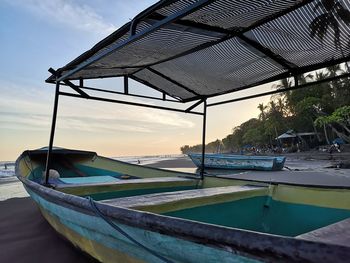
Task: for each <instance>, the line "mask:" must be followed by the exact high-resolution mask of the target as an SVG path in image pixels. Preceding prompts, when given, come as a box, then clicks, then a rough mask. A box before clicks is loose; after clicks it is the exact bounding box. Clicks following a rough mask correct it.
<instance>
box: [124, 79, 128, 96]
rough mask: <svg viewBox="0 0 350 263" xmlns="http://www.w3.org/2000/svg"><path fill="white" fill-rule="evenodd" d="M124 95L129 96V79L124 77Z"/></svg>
mask: <svg viewBox="0 0 350 263" xmlns="http://www.w3.org/2000/svg"><path fill="white" fill-rule="evenodd" d="M124 93H125V94H129V78H128V76H124Z"/></svg>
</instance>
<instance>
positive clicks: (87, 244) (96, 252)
mask: <svg viewBox="0 0 350 263" xmlns="http://www.w3.org/2000/svg"><path fill="white" fill-rule="evenodd" d="M39 208H40V210H41V213H42V214H43V216H44V217H45V219H46V220H47V221H48V222H49V223H50V225H51V226H52V227H53V228H54V229H55V230H56V231H57V232H58V233H60V234H61V235H63V236H64V237H65V238H67V239H68V240H69V241H70V242H71V243H72V244H73V245H74V246H76V247H78V248H80V249H81V250H83V251H84V252H86V253H88V254H89V255H91V256H92V257H94V258H96V259H97V260H99V261H101V262H106V263H109V262H110V263H112V262H113V263H114V262H125V263H143V262H144V261H141V260H139V259H136V258H133V257H131V256H130V255H128V254H125V253H122V252H120V251H117V250H114V249H112V248H109V247H106V246H103V245H102V244H100V243H97V242H96V241H94V240H90V239H87V238H85V237H82V236H81V235H79V234H78V233H76V232H74V231H73V230H71V229H70V228H68V227H66V226H65V225H64V224H62V223H61V222H60V220H59V219H58V218H56V217H54V216H52V215H51V214H49V213H47V212H46V211H45V210H44V209H42V208H41V207H39Z"/></svg>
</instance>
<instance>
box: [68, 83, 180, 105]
mask: <svg viewBox="0 0 350 263" xmlns="http://www.w3.org/2000/svg"><path fill="white" fill-rule="evenodd" d="M61 86H68V85H66V84H64V83H63V84H62V83H61ZM80 88H81V89H86V90H93V91H99V92H104V93H111V94H117V95H123V96H125V95H126V96H130V97H137V98H143V99H151V100H162V101H163V98H157V97H152V96H146V95H137V94H132V93H128V94H125V93H124V92H119V91H114V90H105V89H98V88H92V87H80ZM165 101H167V102H177V103H179V102H180V101H179V100H169V99H165Z"/></svg>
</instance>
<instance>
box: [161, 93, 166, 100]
mask: <svg viewBox="0 0 350 263" xmlns="http://www.w3.org/2000/svg"><path fill="white" fill-rule="evenodd" d="M162 99H163V100H164V101H166V94H165V93H164V92H163V97H162Z"/></svg>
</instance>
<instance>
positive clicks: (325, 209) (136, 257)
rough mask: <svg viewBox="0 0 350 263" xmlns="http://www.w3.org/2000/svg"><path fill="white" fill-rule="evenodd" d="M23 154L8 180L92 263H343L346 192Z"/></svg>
mask: <svg viewBox="0 0 350 263" xmlns="http://www.w3.org/2000/svg"><path fill="white" fill-rule="evenodd" d="M46 152H47V151H46V150H45V149H41V150H34V151H25V152H23V154H22V155H21V156H20V157H19V158H18V160H17V162H16V175H17V177H18V178H19V180H21V181H22V182H23V185H24V187H25V189H26V190H27V192H28V193H29V194H30V196H31V198H32V199H33V200H34V201H35V202H36V203H37V205H38V207H39V208H40V210H41V212H42V214H43V216H44V217H45V218H46V219H47V221H48V222H49V223H50V224H51V225H52V227H53V228H54V229H55V230H56V231H57V232H58V233H59V234H61V235H62V236H64V237H65V238H66V239H68V240H69V241H70V242H71V243H72V244H74V245H75V246H76V247H78V248H79V249H81V250H83V251H85V252H86V253H88V254H90V255H91V256H92V257H94V258H96V259H97V260H99V261H101V262H203V263H206V262H262V261H264V262H266V261H268V262H273V261H276V262H277V261H278V262H346V261H347V260H348V259H349V258H350V249H349V248H350V246H349V244H350V243H349V242H348V241H349V229H350V219H348V218H349V217H350V202H349V201H348V200H350V189H349V188H345V187H344V188H340V187H326V188H325V187H321V186H306V185H288V184H279V183H274V184H269V183H265V182H255V181H247V180H235V179H230V178H224V177H219V176H210V177H209V176H206V177H204V179H203V180H200V177H199V176H197V175H195V174H188V173H180V172H175V171H167V170H161V169H155V168H148V167H142V166H137V165H133V164H128V163H123V162H120V161H116V160H113V159H109V158H105V157H102V156H98V155H97V154H96V153H94V152H86V151H76V150H65V149H54V150H53V152H52V158H53V159H52V170H50V173H49V175H50V177H49V187H48V185H43V182H44V180H43V169H44V167H45V161H46Z"/></svg>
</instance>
